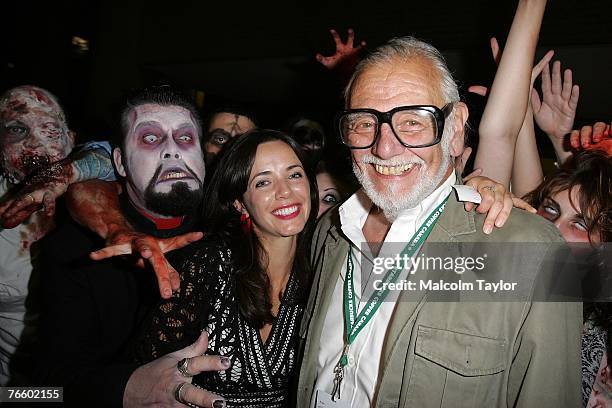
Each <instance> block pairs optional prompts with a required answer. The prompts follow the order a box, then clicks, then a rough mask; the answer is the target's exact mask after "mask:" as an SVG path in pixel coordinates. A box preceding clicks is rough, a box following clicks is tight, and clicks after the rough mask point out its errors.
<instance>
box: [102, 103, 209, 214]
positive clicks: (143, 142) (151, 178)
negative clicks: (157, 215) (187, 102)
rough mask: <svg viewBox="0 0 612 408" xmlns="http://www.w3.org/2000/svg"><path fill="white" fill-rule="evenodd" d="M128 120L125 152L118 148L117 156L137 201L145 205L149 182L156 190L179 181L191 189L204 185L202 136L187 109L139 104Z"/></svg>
mask: <svg viewBox="0 0 612 408" xmlns="http://www.w3.org/2000/svg"><path fill="white" fill-rule="evenodd" d="M129 123H130V127H129V131H128V134H127V136H126V138H125V142H124V149H125V152H124V156H123V157H122V156H121V154H120V151H119V149H115V152H114V159H115V164H116V165H117V170H118V172H119V174H120V175H122V176H124V177H125V176H127V191H128V194H129V196H130V198H131V200H132V201H133V202H134V203H135V204H137V205H139V206H141V207H142V208H146V207H145V205H144V203H145V199H144V193H145V190H146V188H147V186H149V185H150V184H151V185H152V187H153V192H155V193H168V192H169V191H170V190H171V189H172V185H173V184H174V183H177V182H183V183H185V184H186V185H187V186H188V187H189V189H190V190H197V189H200V188H201V187H202V181H203V180H204V173H205V171H204V160H203V157H202V150H201V147H200V138H199V135H198V128H197V126H196V123H195V120H194V118H193V117H192V116H191V113H190V112H189V111H188V110H187V109H185V108H183V107H180V106H160V105H156V104H145V105H140V106H137V107H136V108H134V109H133V110H132V112H130V116H129ZM124 159H125V161H126V162H125V163H124V162H123V160H124Z"/></svg>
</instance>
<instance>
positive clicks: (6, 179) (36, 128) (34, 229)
mask: <svg viewBox="0 0 612 408" xmlns="http://www.w3.org/2000/svg"><path fill="white" fill-rule="evenodd" d="M73 143H74V136H73V133H72V132H71V131H70V130H69V129H68V124H67V123H66V117H65V116H64V112H63V111H62V108H61V107H60V105H59V104H58V102H57V99H56V98H55V97H54V96H53V95H52V94H51V93H49V92H47V91H45V90H44V89H41V88H37V87H35V86H20V87H17V88H13V89H11V90H9V91H7V92H6V93H4V94H3V95H2V96H1V97H0V163H1V166H2V167H1V170H2V175H1V176H0V195H2V196H6V193H7V192H8V191H9V190H10V189H11V188H12V187H13V186H14V185H16V184H17V183H19V182H21V181H23V180H24V179H25V178H26V177H27V176H28V175H29V174H30V173H32V171H34V170H35V169H36V168H37V167H39V166H40V165H42V164H50V163H54V162H57V161H59V160H61V159H63V158H65V157H66V156H67V155H68V153H70V151H71V150H72V147H73ZM52 225H53V223H52V219H51V218H50V217H48V216H47V214H44V213H36V214H34V215H33V216H31V217H28V218H27V219H26V220H24V222H23V223H20V224H19V225H18V227H17V228H14V229H0V237H1V238H2V239H1V240H0V384H2V385H4V384H5V383H7V382H8V380H9V376H10V371H11V370H9V363H10V361H11V358H12V356H13V355H14V353H15V350H16V348H17V346H18V345H19V343H20V338H21V337H22V333H23V330H24V327H25V325H26V323H25V320H26V306H25V300H26V296H27V294H28V282H29V280H30V275H31V272H32V264H33V260H32V259H31V256H30V245H31V244H32V243H33V242H35V241H36V240H38V239H39V238H41V237H42V236H43V235H44V234H45V233H46V232H47V231H49V229H50V228H51V226H52ZM30 317H32V316H30ZM27 321H28V322H32V319H31V318H28V319H27ZM22 357H23V356H20V354H19V353H18V354H17V355H15V360H14V361H13V363H11V364H10V365H11V366H13V367H14V366H15V365H17V366H18V365H19V364H18V362H19V359H21V358H22ZM12 371H15V370H12ZM17 371H18V370H17ZM18 374H19V373H13V376H15V375H18Z"/></svg>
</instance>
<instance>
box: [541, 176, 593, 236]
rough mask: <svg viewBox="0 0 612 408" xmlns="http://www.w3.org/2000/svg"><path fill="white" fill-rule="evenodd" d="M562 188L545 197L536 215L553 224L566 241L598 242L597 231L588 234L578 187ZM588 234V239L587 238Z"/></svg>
mask: <svg viewBox="0 0 612 408" xmlns="http://www.w3.org/2000/svg"><path fill="white" fill-rule="evenodd" d="M571 193H572V195H571V197H570V191H569V190H562V191H559V192H558V193H556V194H554V195H553V196H551V197H546V198H545V199H544V200H543V201H542V203H541V204H540V207H539V208H538V215H541V216H542V217H544V218H546V219H547V220H548V221H550V222H552V223H553V224H555V227H557V229H558V230H559V232H560V233H561V235H563V238H565V240H566V241H567V242H582V243H589V242H591V240H592V242H594V243H599V242H600V241H601V237H600V236H599V233H598V232H592V233H591V234H589V230H588V228H587V223H586V221H585V218H584V215H583V214H582V210H581V209H580V189H579V188H573V189H572V190H571ZM589 236H590V239H589Z"/></svg>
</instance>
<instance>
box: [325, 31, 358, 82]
mask: <svg viewBox="0 0 612 408" xmlns="http://www.w3.org/2000/svg"><path fill="white" fill-rule="evenodd" d="M330 32H331V35H332V37H333V38H334V43H335V45H336V51H335V52H334V54H333V55H331V56H329V57H325V56H323V55H322V54H320V53H318V54H317V55H316V58H317V61H319V62H320V63H321V64H323V66H324V67H325V68H327V69H329V70H339V71H347V72H348V73H349V74H352V72H353V70H354V69H355V67H356V66H357V63H358V62H359V53H360V52H361V49H362V48H363V47H365V45H366V43H365V41H362V42H361V43H360V44H359V45H358V46H357V47H355V46H354V45H353V42H354V41H355V32H354V31H353V29H351V28H349V30H348V38H347V40H346V43H343V42H342V39H341V38H340V35H339V34H338V32H337V31H336V30H334V29H331V30H330Z"/></svg>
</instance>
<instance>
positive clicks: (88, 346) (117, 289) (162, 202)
mask: <svg viewBox="0 0 612 408" xmlns="http://www.w3.org/2000/svg"><path fill="white" fill-rule="evenodd" d="M121 124H122V136H123V140H122V143H121V146H120V147H117V148H115V150H114V151H113V159H114V163H115V166H116V169H117V172H118V173H119V175H121V176H122V177H124V178H125V183H124V190H123V191H124V192H123V194H122V195H121V196H120V197H119V205H120V208H121V212H122V215H123V217H125V218H126V219H127V221H128V222H129V223H130V225H131V226H132V227H133V228H135V229H136V230H137V231H139V232H141V233H146V234H149V235H151V236H154V237H157V238H165V237H175V236H177V235H179V234H184V233H186V232H189V231H191V230H192V228H193V226H194V224H195V222H196V219H197V216H198V211H197V210H198V209H199V206H200V204H201V201H202V198H203V180H204V173H205V171H204V161H203V158H202V148H201V144H200V135H201V129H200V124H199V121H198V117H197V113H196V111H195V109H194V107H193V106H192V105H191V104H190V103H189V102H188V101H187V100H186V99H185V98H184V97H182V96H181V95H180V94H178V93H176V92H175V91H173V90H172V89H171V88H169V87H165V86H164V87H154V88H150V89H147V90H144V91H142V92H140V93H138V94H136V95H134V96H133V97H131V98H130V99H129V100H128V103H127V105H126V107H125V109H124V111H123V114H122V118H121ZM101 242H102V241H101V239H100V238H99V237H97V236H95V235H94V234H93V233H90V232H88V231H86V230H84V229H83V228H81V227H80V226H79V225H77V224H76V223H74V222H67V223H66V224H64V225H62V226H61V227H59V228H58V229H56V230H55V231H54V232H52V233H51V234H50V235H49V236H47V238H46V239H45V240H44V241H43V242H42V258H43V261H44V262H45V265H46V268H47V270H45V273H44V275H43V284H44V285H43V312H42V315H41V348H40V355H39V359H38V362H39V367H38V370H37V382H38V383H39V384H41V385H59V386H63V387H64V390H65V395H64V402H65V403H66V404H68V405H69V406H83V405H87V406H100V407H114V406H125V407H145V406H169V405H173V404H175V405H177V404H180V403H183V402H184V403H187V402H193V403H197V404H198V405H201V406H213V405H214V406H215V407H216V406H220V405H219V404H221V406H222V405H223V403H224V402H223V400H222V399H221V398H218V397H215V396H214V395H211V394H209V393H206V392H205V391H202V390H198V389H196V388H195V387H193V386H191V385H190V384H189V382H190V378H188V375H189V374H190V373H197V372H200V371H202V370H209V369H225V368H227V366H226V365H223V364H222V362H223V360H222V359H220V358H219V357H201V355H202V354H203V353H204V352H205V350H206V347H207V343H206V336H205V335H203V336H201V338H200V339H199V340H198V341H197V342H196V343H195V344H194V345H192V346H190V347H188V348H186V349H184V350H181V351H179V352H176V353H173V354H169V355H167V356H164V357H161V358H160V359H158V360H155V361H153V362H151V363H149V364H147V365H145V366H142V367H138V365H137V364H135V363H133V357H132V354H133V353H132V346H133V342H134V340H135V339H136V338H137V335H138V334H139V329H140V327H141V324H142V323H143V322H144V321H145V319H146V317H147V316H148V314H149V311H150V309H151V307H152V306H153V305H155V304H156V302H157V301H158V300H159V292H158V289H157V282H156V280H155V275H154V274H152V273H147V272H144V271H141V270H139V269H138V268H136V267H135V266H134V265H133V264H132V263H131V262H125V261H123V262H122V260H120V259H117V260H106V261H102V262H96V261H93V260H91V259H90V258H89V253H90V252H91V251H92V250H93V249H95V248H98V247H99V246H100V245H101ZM196 356H200V357H197V358H195V359H194V358H192V359H191V360H190V361H189V364H186V365H180V366H177V364H178V363H179V361H180V360H181V359H182V358H187V357H196ZM177 400H179V401H177ZM215 401H216V405H215Z"/></svg>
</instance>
